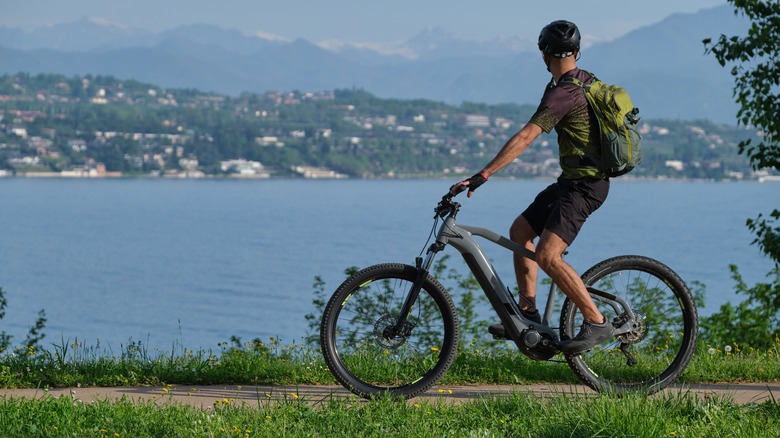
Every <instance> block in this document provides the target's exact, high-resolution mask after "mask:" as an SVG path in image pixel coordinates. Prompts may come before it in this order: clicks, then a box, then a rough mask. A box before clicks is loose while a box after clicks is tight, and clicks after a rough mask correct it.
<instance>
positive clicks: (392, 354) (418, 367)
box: [321, 265, 458, 398]
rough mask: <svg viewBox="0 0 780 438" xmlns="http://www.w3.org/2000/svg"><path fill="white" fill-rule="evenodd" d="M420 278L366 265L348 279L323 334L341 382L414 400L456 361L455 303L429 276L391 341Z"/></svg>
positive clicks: (397, 268) (402, 269) (403, 269)
mask: <svg viewBox="0 0 780 438" xmlns="http://www.w3.org/2000/svg"><path fill="white" fill-rule="evenodd" d="M416 275H417V270H416V269H415V268H412V267H411V266H406V265H378V266H374V267H370V268H367V269H365V270H363V271H360V272H358V273H357V274H355V275H354V276H353V277H351V278H350V279H348V280H347V281H345V282H344V284H342V286H341V287H340V288H339V289H338V290H337V291H336V293H335V294H334V295H333V298H331V302H330V303H329V304H328V306H327V307H326V311H325V315H324V317H323V325H322V334H321V343H322V347H323V354H324V355H325V359H326V362H327V364H328V367H329V368H330V370H331V371H332V372H333V374H334V376H335V377H336V378H337V379H338V380H339V382H341V383H342V384H343V385H344V386H345V387H347V388H348V389H350V390H351V391H353V392H354V393H356V394H358V395H360V396H362V397H365V398H373V397H375V396H377V395H381V394H383V393H384V394H388V395H391V396H402V397H406V398H409V397H412V396H414V395H416V394H418V393H420V392H423V391H425V390H426V389H428V388H429V387H430V386H431V385H433V384H434V383H436V381H438V380H439V378H441V376H442V375H443V374H444V372H445V371H446V370H447V368H448V367H449V365H450V364H451V363H452V360H453V359H454V356H455V353H456V351H457V340H458V326H457V318H456V317H455V310H454V306H453V304H452V300H451V299H450V297H449V295H447V294H446V292H444V290H443V288H442V287H441V285H440V284H438V282H436V281H435V280H433V279H431V278H429V279H428V280H426V281H425V282H424V283H423V287H422V289H421V290H420V294H419V297H418V299H417V300H416V302H415V303H414V306H413V308H412V310H411V312H410V313H409V315H408V318H407V322H406V324H404V326H403V328H402V330H401V334H399V335H396V336H393V337H390V338H388V337H386V329H388V328H390V327H393V326H395V324H396V322H397V321H398V316H399V314H400V309H401V306H402V305H403V302H404V300H405V299H406V297H407V295H408V293H409V290H410V289H411V287H412V285H413V283H414V280H415V278H416Z"/></svg>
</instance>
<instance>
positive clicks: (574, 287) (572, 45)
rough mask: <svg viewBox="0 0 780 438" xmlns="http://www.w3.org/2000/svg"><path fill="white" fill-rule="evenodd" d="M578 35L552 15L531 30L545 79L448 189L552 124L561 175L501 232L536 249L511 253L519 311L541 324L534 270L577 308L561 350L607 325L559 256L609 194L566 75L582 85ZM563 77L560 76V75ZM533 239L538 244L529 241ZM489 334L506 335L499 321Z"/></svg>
mask: <svg viewBox="0 0 780 438" xmlns="http://www.w3.org/2000/svg"><path fill="white" fill-rule="evenodd" d="M579 49H580V32H579V30H578V29H577V26H576V25H575V24H574V23H571V22H569V21H564V20H559V21H554V22H552V23H550V24H548V25H547V26H545V27H544V28H543V29H542V31H541V33H540V35H539V50H540V51H541V52H542V57H543V59H544V62H545V64H546V65H547V70H548V71H549V72H550V73H552V81H551V82H550V84H549V85H548V86H547V88H546V90H545V92H544V95H543V96H542V101H541V103H540V104H539V107H538V109H537V110H536V113H535V114H534V115H533V116H532V117H531V120H530V121H529V122H528V123H527V124H526V125H525V126H524V127H523V128H522V129H520V131H519V132H517V133H516V134H515V135H514V136H513V137H512V138H510V139H509V140H508V141H507V142H506V144H505V145H504V146H503V148H502V149H501V150H500V151H499V152H498V154H497V155H496V156H495V158H493V160H491V161H490V162H489V163H488V165H487V166H485V168H484V169H482V170H481V171H480V172H479V173H477V174H475V175H474V176H472V177H471V178H468V179H466V180H463V181H461V182H459V183H457V184H455V185H453V186H452V187H451V188H450V191H451V193H453V194H456V193H459V192H461V191H463V190H466V189H468V196H469V197H471V195H472V194H473V193H474V190H476V189H477V187H479V186H481V185H482V184H484V183H485V182H486V181H487V180H488V178H489V177H490V176H492V175H493V174H494V173H496V172H498V171H499V170H500V169H502V168H503V167H504V166H506V165H507V164H509V163H511V162H512V161H513V160H514V159H515V158H517V156H518V155H520V153H521V152H523V151H524V150H525V149H526V148H527V147H528V146H529V145H530V144H531V142H532V141H533V140H534V139H535V138H536V137H538V136H539V135H540V134H541V133H542V131H544V132H546V133H549V132H550V131H552V129H553V128H554V129H555V131H556V133H557V134H558V146H559V149H560V164H561V169H562V171H563V172H562V173H561V175H560V176H559V177H558V179H557V182H555V183H554V184H552V185H550V186H549V187H547V188H546V189H545V190H543V191H542V192H541V193H540V194H539V195H538V196H537V197H536V199H535V200H534V201H533V202H532V203H531V205H530V206H529V207H528V208H527V209H526V210H525V211H524V212H523V213H522V214H520V216H518V217H517V219H515V221H514V223H513V224H512V226H511V228H510V232H509V237H510V238H511V239H512V240H513V241H515V242H517V243H519V244H521V245H524V246H525V247H526V248H528V249H530V250H532V251H535V252H536V261H535V262H534V261H532V260H530V259H527V258H525V257H522V256H520V255H518V254H515V259H514V267H515V275H516V277H517V282H518V286H519V288H520V294H521V300H520V303H519V304H520V309H521V311H522V312H523V315H524V316H525V317H526V318H528V319H531V320H533V321H535V322H537V323H539V322H541V317H540V315H539V311H538V310H537V309H536V279H537V271H538V268H539V267H541V268H542V269H543V270H544V272H546V273H547V274H548V275H549V276H550V278H552V280H553V281H554V282H555V284H557V285H558V287H560V289H561V290H562V291H563V292H564V293H565V294H566V296H567V297H569V299H571V300H572V301H573V302H574V304H576V305H577V307H578V308H579V310H580V312H581V313H582V315H583V317H584V319H585V321H584V323H583V325H582V328H581V329H580V332H579V333H578V334H577V335H576V336H575V337H574V338H573V339H569V340H565V341H561V343H560V349H561V351H563V352H564V353H567V354H580V353H583V352H585V351H587V350H589V349H591V348H592V347H593V346H595V345H597V344H600V343H601V342H604V341H605V340H607V339H609V338H610V337H612V335H613V334H614V331H615V329H614V327H613V326H612V324H611V323H610V322H609V321H607V320H606V318H604V316H603V315H602V314H601V312H600V311H599V310H598V308H597V307H596V305H595V303H594V302H593V299H592V298H591V297H590V295H589V294H588V292H587V289H586V288H585V284H584V283H583V282H582V280H581V279H580V276H579V275H578V274H577V272H575V271H574V269H573V268H572V267H571V266H570V265H569V264H567V263H566V262H564V261H563V253H564V251H565V250H566V248H568V247H569V246H570V245H571V244H572V242H573V241H574V239H575V237H576V236H577V233H578V232H579V230H580V228H581V227H582V224H583V223H584V222H585V220H586V219H587V218H588V216H589V215H590V214H591V213H593V212H594V211H595V210H596V209H598V208H599V207H600V206H601V204H602V203H603V202H604V200H605V199H606V198H607V194H608V193H609V179H608V178H607V177H606V175H604V174H603V173H602V172H601V171H600V170H599V169H597V168H596V166H595V165H594V163H593V161H592V160H591V158H590V157H594V159H598V157H599V156H600V152H599V148H598V144H599V142H598V125H597V121H596V120H595V116H593V115H591V114H590V113H589V111H588V103H587V101H586V99H585V95H584V93H583V91H582V88H581V87H580V86H579V85H577V84H575V83H573V82H571V80H570V79H568V78H576V79H579V80H580V81H581V82H582V83H588V82H590V81H591V80H592V76H591V75H590V74H588V73H587V72H585V71H583V70H580V69H579V68H577V56H578V54H579ZM567 79H568V80H567ZM537 237H539V242H538V244H536V245H534V240H535V239H536V238H537ZM490 333H492V334H494V335H495V336H496V337H501V338H506V330H505V328H504V326H503V325H501V324H494V325H492V326H491V327H490Z"/></svg>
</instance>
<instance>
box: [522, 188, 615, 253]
mask: <svg viewBox="0 0 780 438" xmlns="http://www.w3.org/2000/svg"><path fill="white" fill-rule="evenodd" d="M608 194H609V180H608V179H605V180H599V179H578V180H571V179H564V178H562V177H561V178H558V181H557V182H555V183H553V184H551V185H550V186H549V187H547V188H546V189H544V190H543V191H542V192H541V193H539V195H537V196H536V199H534V201H533V202H532V203H531V205H529V206H528V208H527V209H526V210H525V211H524V212H523V213H522V216H523V217H524V218H525V220H527V221H528V223H529V224H530V225H531V228H533V230H534V231H535V232H536V234H537V235H539V236H541V235H542V231H544V230H549V231H552V232H553V233H555V234H557V235H558V236H559V237H560V238H561V239H563V241H564V242H566V243H567V244H568V245H571V244H572V242H574V239H575V238H576V237H577V233H579V232H580V228H582V224H584V223H585V219H587V218H588V216H590V214H591V213H593V212H594V211H596V210H597V209H598V208H599V207H601V204H603V203H604V201H605V200H606V199H607V195H608Z"/></svg>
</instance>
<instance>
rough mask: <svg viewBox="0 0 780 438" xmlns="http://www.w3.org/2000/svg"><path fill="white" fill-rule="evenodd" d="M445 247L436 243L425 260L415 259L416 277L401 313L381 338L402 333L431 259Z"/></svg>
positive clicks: (429, 249)
mask: <svg viewBox="0 0 780 438" xmlns="http://www.w3.org/2000/svg"><path fill="white" fill-rule="evenodd" d="M445 246H446V245H445V244H444V243H442V242H441V241H438V240H437V241H436V242H434V243H433V244H431V246H430V248H428V253H427V254H426V256H425V260H423V258H422V257H417V258H415V266H416V268H417V277H416V278H415V279H414V283H413V284H412V288H411V289H410V290H409V293H408V294H407V295H406V300H404V304H403V306H401V312H400V314H399V315H398V321H396V323H395V325H394V326H392V327H388V328H386V329H385V330H384V331H383V333H382V336H384V337H385V338H386V339H391V338H394V337H395V336H398V335H399V334H402V333H403V329H404V326H406V322H407V321H408V319H409V315H410V314H411V313H412V306H414V303H415V302H416V301H417V297H418V296H420V289H422V285H423V282H424V281H425V279H426V278H427V277H428V272H429V269H430V268H431V265H432V264H433V259H434V257H435V255H436V253H438V252H439V251H441V250H443V249H444V247H445Z"/></svg>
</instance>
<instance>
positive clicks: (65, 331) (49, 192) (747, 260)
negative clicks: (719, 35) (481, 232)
mask: <svg viewBox="0 0 780 438" xmlns="http://www.w3.org/2000/svg"><path fill="white" fill-rule="evenodd" d="M453 182H454V181H448V180H447V181H445V180H399V181H385V180H383V181H364V180H339V181H321V180H262V181H257V180H255V181H241V180H217V179H209V180H157V179H117V180H63V179H45V180H38V179H20V178H16V179H15V178H8V179H2V180H0V205H1V206H2V214H0V226H1V227H2V228H0V229H2V236H3V240H2V245H0V287H2V288H3V291H4V292H5V296H6V299H7V300H8V306H7V308H6V315H5V317H4V318H3V319H2V320H0V331H5V332H6V333H8V334H10V335H12V336H13V341H14V342H15V343H19V342H22V341H23V340H24V338H25V336H26V334H27V330H28V329H29V328H30V326H32V324H33V323H34V321H35V319H36V317H37V312H38V310H40V309H45V311H46V317H47V318H48V322H47V324H46V329H45V333H46V335H47V337H46V339H45V340H44V344H45V345H47V346H48V345H50V344H51V343H54V344H57V345H59V344H61V343H62V341H63V340H65V341H66V342H68V341H70V342H72V341H73V340H74V339H78V340H79V341H83V342H86V343H87V344H88V345H95V344H98V343H99V345H100V346H101V347H106V348H110V349H112V350H113V351H119V349H120V347H121V346H122V345H127V343H128V341H129V339H130V338H132V339H134V340H139V341H142V342H143V343H144V344H147V345H149V346H150V347H153V348H159V349H162V350H165V349H170V348H171V346H173V345H180V346H184V347H186V348H192V349H198V348H217V343H218V342H221V341H227V340H229V339H230V337H231V336H232V335H235V336H239V337H241V338H242V339H244V340H250V339H254V338H256V337H259V338H261V339H268V338H269V337H272V336H273V337H278V338H280V339H281V340H282V341H283V342H293V341H295V342H300V341H301V337H303V336H305V335H306V334H307V323H306V321H305V319H304V315H305V314H306V313H309V312H312V311H313V306H312V304H311V301H312V297H313V288H312V283H313V280H314V278H315V276H318V275H319V276H321V277H322V279H323V280H324V281H325V282H326V288H327V289H328V290H333V289H335V288H336V287H337V286H338V284H339V283H340V282H341V281H342V280H343V279H344V275H343V271H344V269H345V268H347V267H350V266H367V265H371V264H375V263H380V262H404V263H410V264H413V262H414V258H415V256H417V255H418V254H419V253H420V251H421V250H422V249H423V245H424V243H425V241H426V238H427V237H428V233H429V232H430V229H431V225H432V223H433V222H432V219H433V207H434V206H435V204H436V202H437V201H438V200H439V198H440V197H441V195H443V194H444V193H445V192H446V190H447V188H448V187H449V185H450V184H452V183H453ZM549 183H550V181H526V180H516V181H512V180H500V179H495V180H491V181H490V183H488V184H486V185H485V186H483V187H482V188H480V189H479V190H478V191H477V192H476V193H475V195H474V196H473V197H472V198H470V199H467V198H465V196H464V197H461V199H460V200H461V202H462V204H463V208H462V210H461V214H460V215H459V220H460V222H461V223H464V224H470V225H480V226H484V227H487V228H492V229H494V230H496V231H499V232H501V233H502V234H507V230H508V227H509V224H511V222H512V220H514V218H515V216H516V215H517V214H518V213H519V212H520V211H522V209H524V208H525V206H526V204H527V203H528V202H530V200H531V199H532V197H533V196H535V194H536V193H537V192H538V191H539V190H541V189H542V188H543V187H545V186H546V185H547V184H549ZM778 206H780V185H777V184H760V183H747V182H744V183H727V182H723V183H721V182H717V183H716V182H670V181H667V182H649V181H630V180H620V179H617V180H613V184H612V190H611V193H610V196H609V199H608V200H607V202H606V203H605V205H604V206H603V207H602V208H601V209H600V210H598V211H597V212H596V213H594V215H593V216H592V217H591V219H590V220H589V221H588V222H587V223H586V225H585V227H584V229H583V231H582V232H581V234H580V236H579V237H578V239H577V241H576V242H575V243H574V245H572V247H571V248H570V254H569V255H568V256H567V260H568V261H569V263H571V264H572V265H573V266H574V267H575V269H577V270H578V272H580V273H582V272H584V271H585V270H586V269H587V268H589V267H590V266H592V265H593V264H595V263H596V262H598V261H600V260H602V259H604V258H607V257H611V256H615V255H621V254H629V253H635V254H641V255H646V256H650V257H653V258H657V259H658V260H660V261H662V262H664V263H666V264H668V265H669V266H671V267H672V268H673V269H675V270H676V271H677V272H678V273H679V274H680V275H681V276H682V277H683V279H685V280H686V281H687V282H688V283H689V284H690V283H692V282H694V281H698V282H701V283H703V284H705V285H706V292H707V295H706V301H707V305H706V307H705V308H704V309H699V310H700V314H702V315H707V314H710V313H712V312H714V311H716V310H717V309H718V307H719V306H720V305H721V304H723V303H725V302H727V301H732V302H735V303H736V302H738V301H739V300H741V297H740V296H738V295H735V294H734V281H733V280H732V279H731V274H730V272H729V268H728V266H729V264H731V263H734V264H737V265H738V266H739V268H740V270H741V272H742V274H743V277H744V279H745V280H746V282H747V283H748V284H753V283H755V282H757V281H763V280H764V279H765V276H766V274H767V273H768V272H769V271H770V269H771V267H772V264H771V263H770V260H769V259H768V258H767V257H765V256H764V255H763V254H762V253H761V252H760V251H759V249H758V247H756V246H754V245H751V244H750V242H751V241H752V240H753V236H752V235H751V234H750V232H749V231H748V230H747V228H746V227H745V220H746V219H747V218H752V217H755V216H756V215H757V214H758V213H759V212H763V213H764V214H765V215H766V214H767V213H768V212H770V211H771V210H772V208H777V207H778ZM485 247H486V249H487V251H488V253H489V254H490V255H491V256H492V258H493V259H494V261H495V263H496V267H497V270H498V272H499V274H500V275H501V277H502V278H503V280H504V282H505V283H507V285H512V286H514V280H513V274H512V270H511V257H508V253H505V252H504V251H503V250H501V249H499V248H498V247H495V246H493V245H492V244H485ZM446 253H447V254H450V255H452V256H453V257H452V258H451V260H450V262H449V265H450V266H451V267H457V268H461V269H465V263H464V262H463V261H462V259H461V258H460V257H459V256H458V255H457V254H456V253H455V252H454V250H452V249H448V250H447V251H446Z"/></svg>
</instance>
